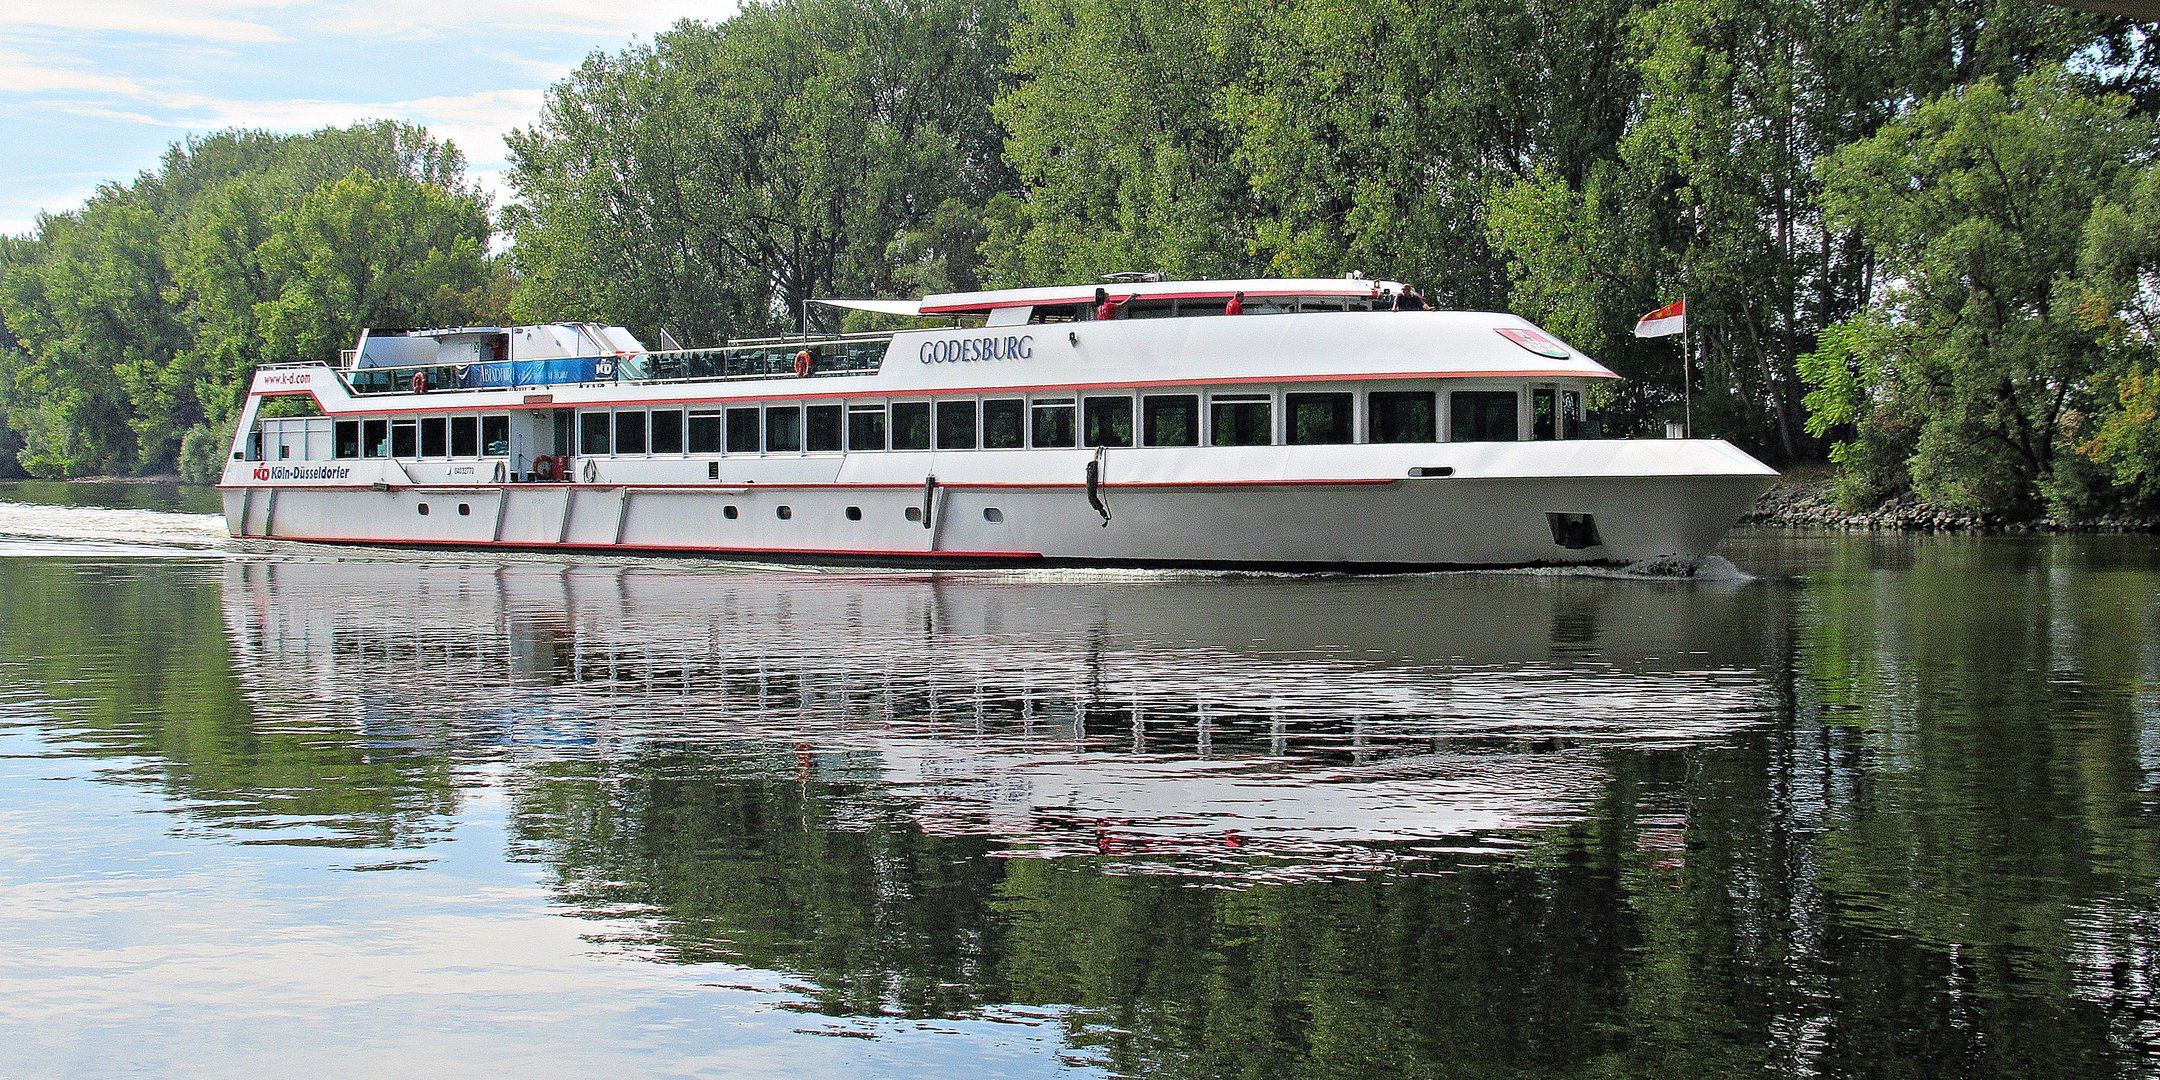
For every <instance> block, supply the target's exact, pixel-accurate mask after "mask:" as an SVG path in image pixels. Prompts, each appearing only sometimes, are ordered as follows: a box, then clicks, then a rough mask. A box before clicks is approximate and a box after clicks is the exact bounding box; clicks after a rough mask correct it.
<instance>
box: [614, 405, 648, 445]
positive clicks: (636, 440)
mask: <svg viewBox="0 0 2160 1080" xmlns="http://www.w3.org/2000/svg"><path fill="white" fill-rule="evenodd" d="M645 447H646V442H645V411H644V410H643V409H625V410H623V411H622V412H619V413H616V414H615V452H616V453H618V454H642V453H644V452H645Z"/></svg>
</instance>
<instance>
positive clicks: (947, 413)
mask: <svg viewBox="0 0 2160 1080" xmlns="http://www.w3.org/2000/svg"><path fill="white" fill-rule="evenodd" d="M937 448H938V449H940V450H973V449H975V403H974V402H972V401H940V402H938V403H937Z"/></svg>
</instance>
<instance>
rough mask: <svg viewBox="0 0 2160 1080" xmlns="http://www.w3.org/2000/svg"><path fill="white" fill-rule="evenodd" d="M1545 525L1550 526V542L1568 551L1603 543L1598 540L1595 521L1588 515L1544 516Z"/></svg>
mask: <svg viewBox="0 0 2160 1080" xmlns="http://www.w3.org/2000/svg"><path fill="white" fill-rule="evenodd" d="M1545 523H1546V524H1547V525H1550V526H1552V542H1553V543H1555V544H1558V545H1560V546H1561V547H1564V548H1567V549H1568V550H1570V551H1581V550H1582V549H1584V548H1594V547H1596V546H1598V545H1599V544H1602V543H1604V541H1603V540H1600V539H1598V533H1597V519H1596V518H1594V517H1592V516H1590V515H1589V514H1546V515H1545Z"/></svg>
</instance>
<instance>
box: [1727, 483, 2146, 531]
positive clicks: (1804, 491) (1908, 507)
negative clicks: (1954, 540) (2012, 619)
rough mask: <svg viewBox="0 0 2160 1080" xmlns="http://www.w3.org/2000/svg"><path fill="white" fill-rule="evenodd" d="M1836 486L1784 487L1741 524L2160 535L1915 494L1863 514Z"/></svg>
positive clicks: (2133, 525) (2121, 521)
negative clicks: (1845, 503)
mask: <svg viewBox="0 0 2160 1080" xmlns="http://www.w3.org/2000/svg"><path fill="white" fill-rule="evenodd" d="M1834 483H1835V478H1834V477H1824V478H1822V479H1815V480H1803V481H1798V482H1790V483H1782V484H1779V485H1778V486H1776V487H1774V488H1771V489H1770V490H1769V491H1766V492H1764V493H1763V496H1762V498H1760V499H1757V500H1755V506H1754V508H1753V509H1751V510H1749V511H1748V512H1747V513H1746V514H1744V515H1742V516H1741V518H1740V524H1742V525H1760V526H1767V527H1770V528H1787V529H1836V530H1840V531H1845V532H1924V533H2160V520H2154V519H2149V518H2130V517H2122V518H2113V517H2111V518H2099V519H2096V520H2091V521H2063V520H2058V519H2055V518H2031V519H2024V520H2019V519H2013V518H2004V517H1999V516H1995V515H1990V514H1980V515H1975V514H1968V513H1964V512H1962V511H1957V510H1947V509H1944V508H1942V507H1939V506H1930V505H1928V504H1927V503H1925V502H1922V501H1921V500H1920V497H1919V496H1917V495H1914V494H1912V493H1911V492H1906V493H1905V494H1903V495H1899V496H1897V497H1895V498H1892V499H1889V500H1886V501H1884V502H1883V503H1881V504H1879V505H1877V506H1873V507H1869V508H1867V509H1864V510H1848V509H1846V508H1844V507H1842V506H1839V505H1838V503H1837V499H1836V498H1835V497H1833V495H1832V493H1831V490H1832V486H1833V484H1834Z"/></svg>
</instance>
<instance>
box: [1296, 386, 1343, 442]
mask: <svg viewBox="0 0 2160 1080" xmlns="http://www.w3.org/2000/svg"><path fill="white" fill-rule="evenodd" d="M1356 401H1357V396H1356V395H1354V394H1348V393H1342V392H1339V391H1332V390H1331V391H1328V392H1326V393H1304V394H1284V395H1283V411H1284V413H1285V414H1287V415H1288V417H1289V423H1288V424H1286V425H1285V430H1284V431H1283V436H1284V438H1283V441H1284V442H1287V443H1289V444H1290V445H1292V446H1339V445H1341V444H1343V443H1348V442H1355V441H1357V418H1356V416H1355V415H1354V414H1355V412H1356V408H1357V406H1356Z"/></svg>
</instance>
